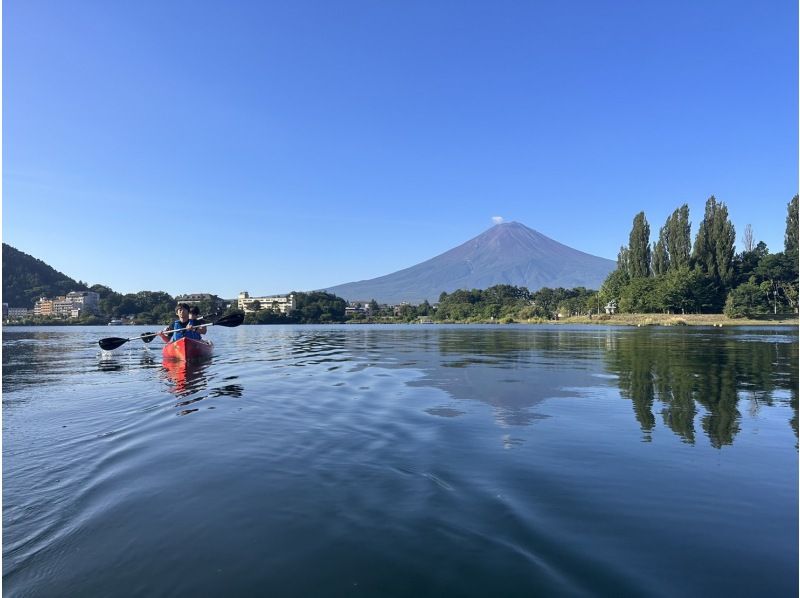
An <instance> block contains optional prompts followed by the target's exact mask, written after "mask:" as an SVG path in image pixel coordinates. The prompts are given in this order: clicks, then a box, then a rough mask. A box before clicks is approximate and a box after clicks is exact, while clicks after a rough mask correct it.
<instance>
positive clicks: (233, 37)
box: [3, 0, 798, 297]
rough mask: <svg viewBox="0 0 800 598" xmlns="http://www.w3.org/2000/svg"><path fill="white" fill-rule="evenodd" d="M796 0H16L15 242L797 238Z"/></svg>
mask: <svg viewBox="0 0 800 598" xmlns="http://www.w3.org/2000/svg"><path fill="white" fill-rule="evenodd" d="M797 29H798V15H797V3H796V2H795V1H794V0H766V1H763V2H753V1H751V0H747V1H729V0H724V1H706V0H703V1H699V2H698V1H696V0H691V1H669V2H663V1H647V0H636V1H630V2H625V1H615V2H610V1H609V2H598V1H585V2H584V1H570V2H544V1H533V0H531V1H511V0H507V1H500V2H497V1H491V2H489V1H477V0H476V1H470V2H464V1H460V0H459V1H448V2H445V1H435V0H434V1H431V0H424V1H423V0H419V1H404V2H396V1H386V2H383V1H382V2H375V1H374V0H364V1H350V0H342V1H340V2H328V1H322V0H319V1H315V2H303V1H292V2H285V1H284V2H266V1H265V2H256V1H252V2H251V1H239V2H199V1H188V0H186V1H181V2H167V1H158V2H149V1H136V2H105V1H101V0H97V1H94V2H89V1H81V0H76V1H72V2H62V1H58V0H51V1H48V2H43V1H39V0H5V1H4V2H3V240H4V242H6V243H9V244H11V245H13V246H14V247H16V248H18V249H20V250H22V251H24V252H26V253H29V254H31V255H34V256H35V257H38V258H40V259H42V260H44V261H45V262H47V263H49V264H50V265H52V266H53V267H55V268H56V269H58V270H60V271H62V272H64V273H65V274H68V275H69V276H72V277H73V278H76V279H82V280H84V281H87V282H88V283H90V284H94V283H102V284H106V285H109V286H111V287H112V288H113V289H115V290H117V291H119V292H134V291H139V290H163V291H167V292H169V293H171V294H177V293H183V292H201V291H208V292H213V293H216V294H219V295H221V296H224V297H231V296H234V295H235V294H236V293H237V292H238V291H240V290H248V291H250V293H251V294H268V293H280V292H286V291H290V290H310V289H315V288H321V287H326V286H332V285H335V284H340V283H345V282H351V281H354V280H361V279H366V278H372V277H375V276H380V275H383V274H388V273H391V272H394V271H396V270H399V269H401V268H405V267H408V266H411V265H413V264H416V263H418V262H421V261H424V260H426V259H428V258H431V257H433V256H435V255H438V254H440V253H442V252H444V251H446V250H448V249H450V248H452V247H454V246H456V245H459V244H461V243H463V242H464V241H466V240H468V239H470V238H472V237H474V236H475V235H478V234H480V233H481V232H483V231H484V230H486V229H487V228H489V227H490V226H491V225H492V217H494V216H500V217H503V218H504V219H506V220H516V221H518V222H521V223H523V224H525V225H527V226H529V227H531V228H534V229H536V230H538V231H540V232H541V233H543V234H545V235H547V236H549V237H551V238H553V239H556V240H557V241H560V242H562V243H565V244H567V245H570V246H572V247H575V248H576V249H580V250H582V251H586V252H588V253H592V254H594V255H599V256H603V257H607V258H610V259H616V255H617V251H618V249H619V247H620V245H623V244H626V243H627V240H628V234H629V232H630V228H631V222H632V220H633V217H634V215H635V214H636V213H637V212H639V211H641V210H644V211H645V213H646V216H647V219H648V221H649V223H650V227H651V235H652V238H653V240H655V238H656V237H657V234H658V229H659V227H660V226H661V225H663V223H664V221H665V220H666V218H667V216H669V214H670V213H671V212H672V211H673V210H674V209H675V208H677V207H679V206H680V205H681V204H683V203H688V204H689V208H690V210H691V220H692V224H693V226H692V237H693V238H694V234H695V232H696V229H697V224H698V223H699V222H700V220H701V219H702V216H703V206H704V204H705V200H706V199H707V198H708V196H710V195H712V194H714V195H715V196H716V197H717V199H718V200H720V201H722V202H725V203H726V204H727V206H728V209H729V213H730V216H731V219H732V220H733V223H734V225H735V226H736V230H737V240H740V239H741V236H742V232H743V230H744V227H745V225H746V224H751V225H752V227H753V230H754V233H755V237H756V239H757V240H764V241H765V242H766V243H767V244H768V246H769V248H770V249H771V250H772V251H781V250H782V249H783V234H784V229H785V217H786V204H787V203H788V202H789V200H790V199H791V198H792V196H793V195H794V194H795V193H796V192H797V184H798V80H797V79H798V63H797V56H798V39H797Z"/></svg>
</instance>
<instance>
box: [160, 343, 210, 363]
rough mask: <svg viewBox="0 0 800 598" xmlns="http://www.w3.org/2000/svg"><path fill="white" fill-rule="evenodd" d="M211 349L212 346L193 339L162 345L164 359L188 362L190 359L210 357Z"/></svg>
mask: <svg viewBox="0 0 800 598" xmlns="http://www.w3.org/2000/svg"><path fill="white" fill-rule="evenodd" d="M213 349H214V345H212V344H211V343H210V342H208V341H198V340H195V339H193V338H186V337H183V338H181V339H178V340H176V341H174V342H171V343H167V344H166V345H164V349H163V351H162V352H163V355H164V359H181V360H183V361H190V360H192V359H203V358H205V357H211V353H212V351H213Z"/></svg>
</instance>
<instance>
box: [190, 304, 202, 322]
mask: <svg viewBox="0 0 800 598" xmlns="http://www.w3.org/2000/svg"><path fill="white" fill-rule="evenodd" d="M189 317H190V318H192V319H193V320H196V319H197V318H199V317H200V308H199V307H197V306H196V305H192V306H191V307H190V308H189Z"/></svg>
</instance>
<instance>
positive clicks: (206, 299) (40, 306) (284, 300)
mask: <svg viewBox="0 0 800 598" xmlns="http://www.w3.org/2000/svg"><path fill="white" fill-rule="evenodd" d="M175 302H176V303H187V304H189V305H203V306H205V307H211V308H212V311H214V312H223V311H225V310H231V309H238V310H239V311H242V312H244V313H245V315H247V314H257V313H259V312H261V311H267V310H268V311H271V312H272V313H275V314H281V315H284V316H288V315H290V314H291V313H292V312H293V311H294V310H295V308H296V307H297V301H296V295H295V294H294V293H289V294H287V295H265V296H260V297H253V296H250V294H249V293H248V292H247V291H242V292H241V293H239V295H238V297H236V298H235V299H221V298H219V297H217V296H216V295H213V294H211V293H192V294H185V295H178V296H176V297H175ZM409 305H410V304H409V303H408V302H402V303H400V304H398V305H381V306H377V304H376V303H375V302H374V301H373V302H370V301H351V302H347V304H346V306H345V309H344V314H345V317H347V318H358V317H359V316H365V317H369V316H371V315H373V311H375V308H376V307H379V308H381V309H383V310H386V309H387V308H388V309H390V310H391V311H392V313H393V314H394V315H397V314H399V312H400V311H401V310H402V308H403V307H404V306H409ZM98 314H100V294H99V293H96V292H94V291H71V292H69V293H67V294H66V295H63V296H59V297H55V298H49V297H40V298H39V299H38V300H37V301H36V303H35V305H34V307H33V309H28V308H26V307H13V306H9V305H8V303H3V316H2V317H3V322H5V323H13V322H18V321H23V320H26V319H27V318H30V317H31V316H36V317H39V318H48V319H51V320H62V321H69V320H79V319H81V318H83V317H86V316H88V315H98ZM135 323H137V322H136V321H135V316H134V314H124V315H122V316H120V317H119V318H112V319H110V320H109V324H112V325H114V324H119V325H122V324H135Z"/></svg>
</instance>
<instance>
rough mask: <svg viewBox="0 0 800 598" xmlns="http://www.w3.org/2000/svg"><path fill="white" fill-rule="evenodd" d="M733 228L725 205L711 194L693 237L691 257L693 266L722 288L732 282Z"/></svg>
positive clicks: (734, 236)
mask: <svg viewBox="0 0 800 598" xmlns="http://www.w3.org/2000/svg"><path fill="white" fill-rule="evenodd" d="M735 241H736V230H735V229H734V228H733V224H732V223H731V221H730V220H729V219H728V208H727V207H726V206H725V204H724V203H722V202H719V203H717V199H716V197H714V196H713V195H712V196H711V197H709V198H708V200H707V201H706V212H705V216H704V217H703V221H702V222H701V223H700V228H699V230H698V231H697V237H695V241H694V248H693V250H692V259H693V260H694V262H695V265H697V266H699V267H700V269H701V270H702V271H703V272H705V273H706V274H707V275H708V277H709V278H711V279H712V280H713V281H714V282H715V283H717V284H719V285H720V286H721V287H723V288H728V287H729V286H730V284H731V283H732V282H733V274H734V271H733V256H734V253H733V245H734V242H735Z"/></svg>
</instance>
